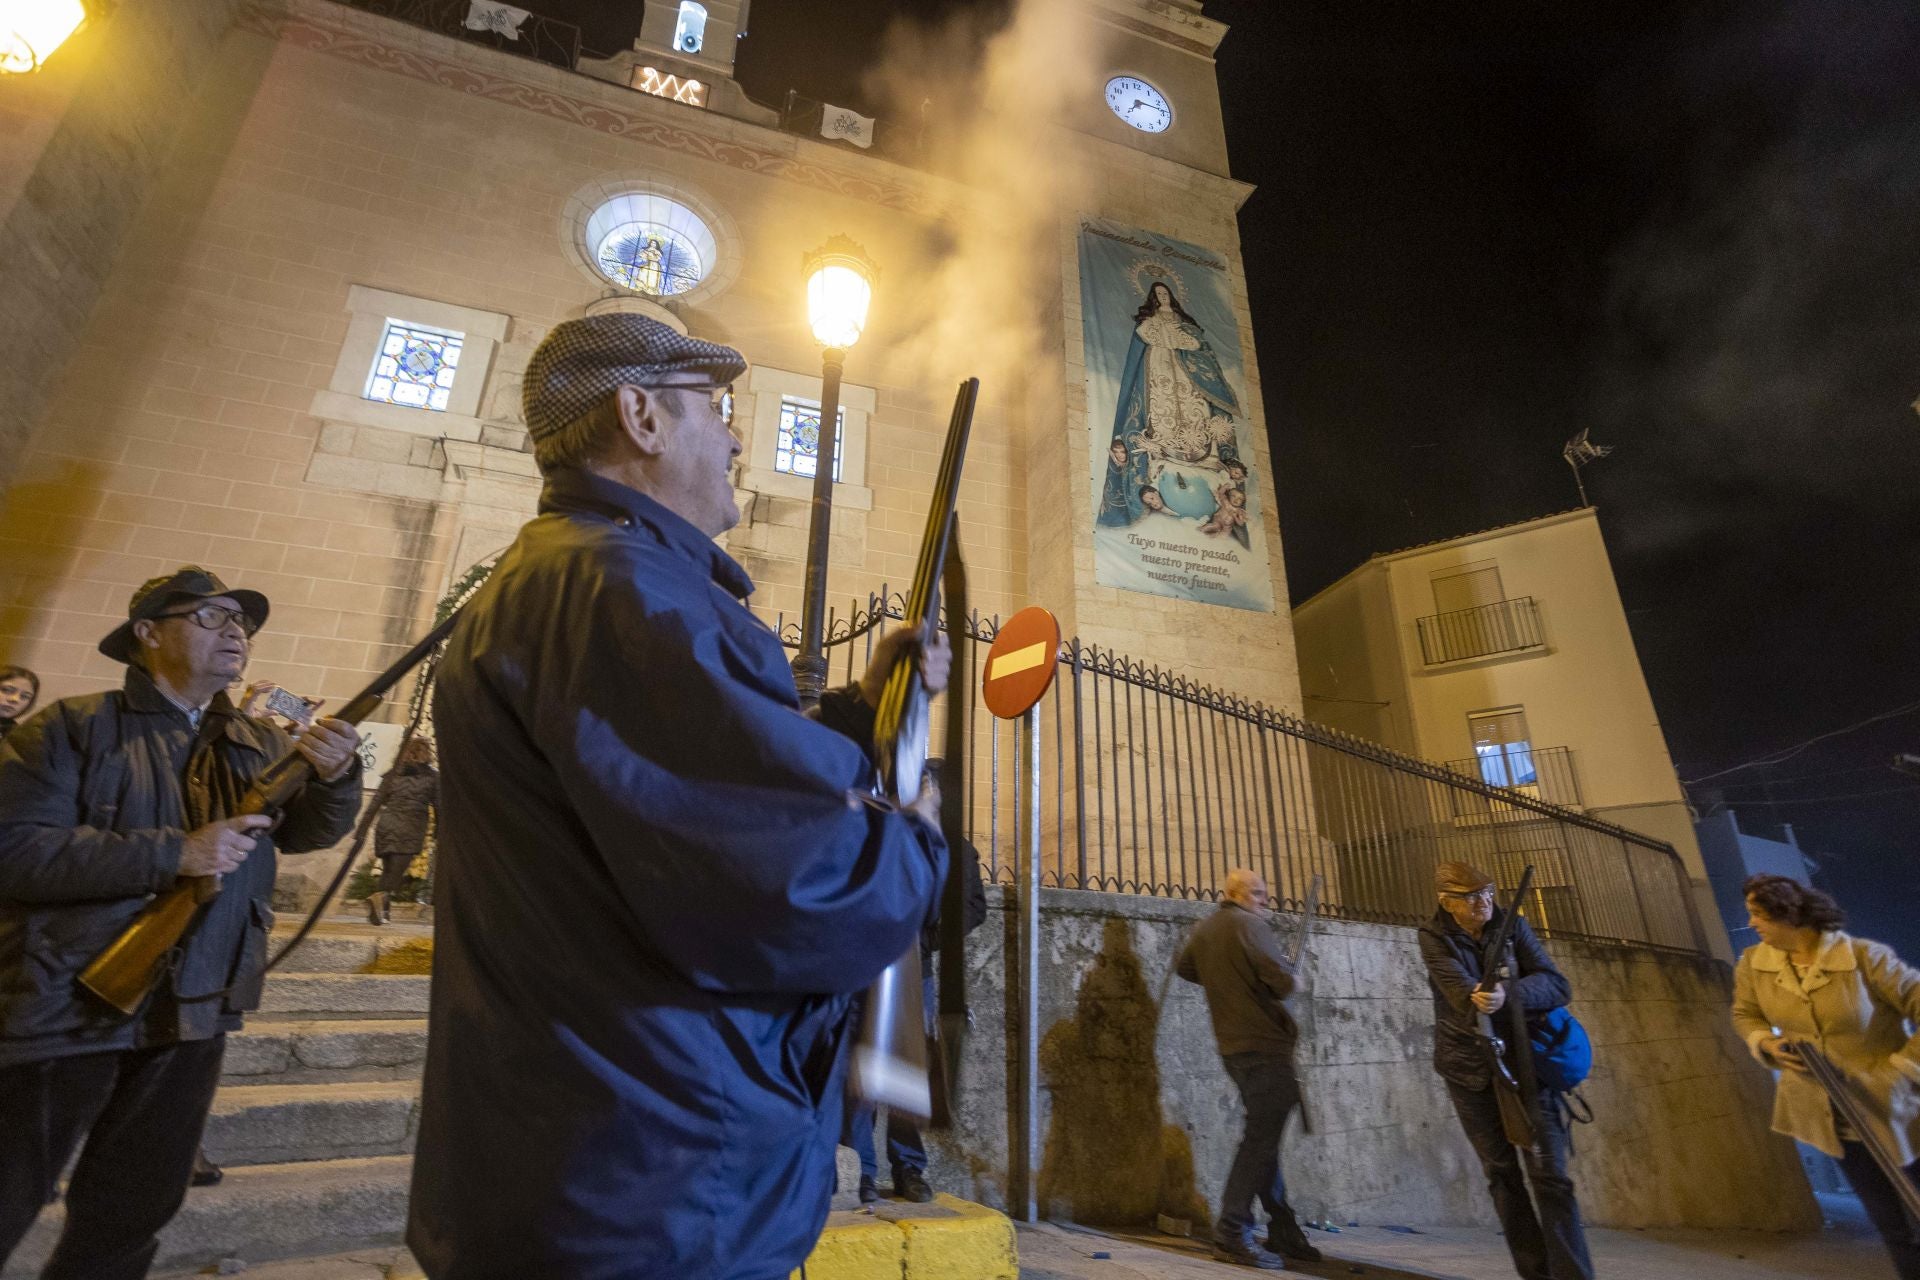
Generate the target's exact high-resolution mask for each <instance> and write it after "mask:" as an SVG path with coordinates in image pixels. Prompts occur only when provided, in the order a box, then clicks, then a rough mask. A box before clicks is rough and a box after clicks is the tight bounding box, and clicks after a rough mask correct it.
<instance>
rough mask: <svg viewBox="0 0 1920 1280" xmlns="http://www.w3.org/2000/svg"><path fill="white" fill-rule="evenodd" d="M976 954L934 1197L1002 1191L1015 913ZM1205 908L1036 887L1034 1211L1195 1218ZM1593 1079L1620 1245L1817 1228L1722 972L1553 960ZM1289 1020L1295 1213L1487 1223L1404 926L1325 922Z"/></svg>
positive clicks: (1208, 1128)
mask: <svg viewBox="0 0 1920 1280" xmlns="http://www.w3.org/2000/svg"><path fill="white" fill-rule="evenodd" d="M989 897H990V900H991V902H992V906H993V910H992V911H991V912H990V913H989V917H988V920H987V922H986V924H985V925H983V926H982V927H981V928H980V930H979V931H978V932H977V933H976V934H975V935H974V936H973V938H972V939H971V940H970V944H969V948H968V964H967V970H968V982H969V984H970V985H969V994H970V1000H969V1003H970V1005H971V1007H972V1009H973V1012H974V1015H975V1026H974V1029H973V1032H972V1034H971V1037H970V1039H969V1042H968V1045H967V1050H966V1063H967V1070H966V1072H965V1073H964V1076H963V1079H962V1082H961V1092H960V1099H959V1113H960V1117H961V1123H960V1126H959V1127H958V1128H957V1130H956V1133H958V1134H962V1135H964V1137H961V1138H955V1137H953V1136H950V1135H947V1136H936V1137H935V1139H934V1141H933V1153H934V1165H935V1167H934V1170H933V1175H934V1181H935V1183H936V1185H939V1186H942V1187H943V1188H945V1189H947V1190H952V1191H955V1192H957V1193H959V1194H961V1195H970V1196H973V1197H975V1198H978V1199H981V1200H983V1201H986V1202H988V1203H993V1204H1004V1203H1006V1201H1007V1196H1008V1183H1007V1177H1008V1175H1007V1169H1008V1164H1007V1151H1008V1143H1009V1136H1010V1132H1011V1131H1010V1129H1009V1127H1008V1124H1009V1122H1008V1117H1009V1114H1010V1099H1011V1098H1012V1096H1013V1095H1012V1089H1013V1084H1012V1082H1013V1080H1014V1078H1015V1077H1014V1074H1013V1072H1012V1070H1011V1065H1012V1063H1011V1059H1010V1057H1009V1054H1010V1053H1011V1051H1012V1043H1013V1042H1012V1039H1011V1035H1010V1029H1011V1028H1012V1027H1013V1026H1015V1025H1016V1023H1015V1014H1016V1010H1015V1005H1014V991H1015V990H1016V988H1015V986H1014V980H1013V976H1012V973H1011V958H1010V957H1008V956H1007V955H1006V954H1005V952H1004V951H1003V940H1004V939H1005V937H1006V931H1007V928H1008V925H1009V923H1010V922H1011V920H1012V919H1013V917H1012V915H1011V906H1012V901H1011V895H1010V894H1008V895H1007V898H1006V901H1005V902H1002V901H1001V891H1000V890H993V891H990V894H989ZM1214 909H1215V908H1214V907H1213V906H1212V905H1211V904H1202V903H1189V902H1180V901H1170V900H1163V899H1152V898H1140V897H1131V896H1123V895H1110V894H1096V893H1081V892H1073V891H1054V890H1049V891H1046V893H1045V895H1044V898H1043V909H1042V929H1043V937H1042V965H1043V973H1042V1014H1041V1019H1040V1024H1041V1028H1042V1043H1041V1081H1042V1090H1043V1091H1042V1104H1041V1106H1042V1117H1041V1119H1042V1134H1043V1139H1042V1142H1043V1153H1044V1166H1043V1168H1042V1170H1041V1175H1040V1197H1039V1198H1040V1207H1041V1212H1042V1214H1043V1215H1046V1216H1052V1217H1060V1218H1067V1219H1072V1220H1075V1221H1081V1222H1094V1223H1108V1222H1111V1223H1126V1222H1143V1221H1150V1220H1151V1219H1152V1217H1153V1215H1154V1214H1156V1213H1167V1214H1170V1215H1173V1216H1175V1217H1181V1218H1188V1219H1191V1220H1193V1221H1194V1222H1195V1223H1196V1224H1203V1223H1207V1222H1210V1221H1211V1214H1212V1210H1213V1208H1214V1207H1216V1206H1217V1202H1218V1196H1219V1194H1220V1187H1221V1183H1222V1182H1223V1181H1224V1178H1225V1174H1226V1168H1227V1165H1228V1163H1229V1162H1230V1160H1231V1159H1232V1154H1233V1149H1234V1146H1235V1144H1236V1142H1237V1140H1238V1133H1239V1126H1240V1105H1239V1101H1238V1098H1237V1097H1236V1096H1235V1093H1234V1090H1233V1088H1232V1085H1231V1083H1230V1082H1229V1081H1228V1080H1227V1078H1226V1075H1225V1073H1224V1072H1223V1071H1222V1070H1221V1067H1220V1060H1219V1057H1218V1054H1217V1053H1216V1051H1215V1049H1214V1044H1213V1036H1212V1032H1211V1029H1210V1027H1209V1024H1208V1020H1207V1013H1206V1005H1205V1000H1204V997H1203V996H1202V994H1201V992H1200V989H1199V988H1198V987H1195V986H1191V985H1189V984H1187V983H1184V982H1181V981H1179V980H1178V979H1176V978H1173V977H1172V976H1171V975H1172V965H1173V960H1174V957H1175V956H1176V955H1177V953H1178V949H1179V945H1180V943H1181V941H1182V940H1183V939H1184V937H1185V935H1186V933H1187V931H1188V930H1189V929H1190V928H1191V927H1192V925H1193V923H1194V922H1195V921H1196V920H1198V919H1199V918H1201V917H1202V916H1203V915H1205V914H1206V913H1207V912H1209V911H1212V910H1214ZM1550 947H1551V949H1552V951H1553V952H1554V955H1555V958H1556V960H1557V961H1558V962H1559V963H1560V964H1561V965H1562V967H1563V968H1564V969H1565V971H1566V973H1567V976H1568V977H1569V979H1570V980H1571V981H1572V983H1573V988H1574V1004H1573V1008H1574V1011H1575V1012H1576V1013H1577V1014H1578V1015H1579V1017H1580V1018H1581V1020H1582V1021H1583V1022H1584V1023H1585V1024H1586V1026H1587V1028H1588V1029H1589V1031H1590V1032H1591V1034H1592V1036H1593V1039H1594V1043H1595V1047H1596V1057H1597V1063H1596V1067H1595V1071H1594V1075H1593V1078H1592V1080H1591V1081H1589V1083H1588V1084H1587V1086H1586V1090H1585V1093H1586V1097H1587V1099H1588V1100H1589V1101H1590V1102H1591V1103H1592V1105H1593V1109H1594V1113H1595V1117H1596V1119H1595V1123H1594V1124H1592V1125H1591V1126H1582V1127H1579V1128H1578V1129H1577V1130H1576V1133H1575V1139H1574V1140H1575V1146H1576V1154H1575V1158H1574V1162H1573V1163H1574V1170H1575V1178H1576V1182H1577V1184H1578V1187H1579V1193H1580V1197H1581V1203H1582V1207H1583V1208H1584V1210H1585V1212H1586V1214H1587V1217H1588V1219H1589V1220H1590V1221H1592V1222H1594V1223H1596V1224H1602V1225H1608V1226H1620V1227H1655V1226H1687V1227H1726V1228H1734V1227H1739V1228H1760V1229H1779V1230H1787V1229H1797V1228H1812V1227H1815V1226H1817V1225H1818V1223H1819V1213H1818V1209H1817V1208H1816V1206H1815V1203H1814V1201H1813V1199H1812V1196H1811V1195H1810V1193H1809V1192H1808V1189H1807V1185H1806V1181H1805V1178H1804V1176H1803V1175H1802V1173H1801V1171H1800V1165H1799V1162H1798V1160H1797V1158H1796V1156H1795V1154H1794V1150H1793V1146H1792V1144H1791V1143H1790V1142H1789V1141H1788V1140H1787V1139H1785V1138H1781V1137H1778V1136H1775V1135H1773V1134H1771V1133H1769V1132H1768V1128H1767V1117H1768V1115H1769V1112H1770V1109H1771V1107H1770V1104H1771V1093H1772V1084H1771V1081H1770V1080H1769V1079H1768V1078H1767V1076H1766V1074H1765V1073H1764V1072H1762V1071H1761V1070H1760V1069H1759V1068H1758V1067H1756V1066H1755V1065H1754V1064H1753V1062H1752V1061H1751V1059H1750V1058H1749V1057H1748V1056H1747V1054H1746V1052H1745V1050H1744V1049H1743V1048H1742V1046H1741V1045H1740V1043H1739V1041H1738V1040H1737V1039H1736V1038H1735V1037H1734V1035H1733V1033H1732V1030H1731V1028H1730V1027H1729V1025H1728V1022H1727V1015H1726V1009H1727V1003H1728V999H1729V994H1730V987H1729V983H1730V977H1729V974H1728V972H1727V970H1726V969H1725V968H1724V967H1723V966H1720V965H1717V964H1712V963H1705V962H1699V961H1695V960H1693V959H1691V958H1688V957H1683V956H1673V955H1661V954H1654V953H1650V952H1639V951H1623V950H1615V949H1608V948H1601V947H1593V946H1587V945H1581V944H1573V943H1558V944H1550ZM1305 985H1306V992H1305V994H1303V995H1297V996H1296V997H1295V998H1294V1000H1293V1008H1294V1011H1295V1014H1296V1016H1297V1017H1298V1018H1299V1020H1300V1023H1301V1029H1302V1039H1301V1050H1300V1057H1299V1062H1300V1067H1301V1077H1302V1081H1303V1085H1304V1089H1305V1092H1306V1096H1307V1105H1308V1109H1309V1111H1310V1113H1311V1116H1312V1121H1313V1133H1312V1134H1310V1135H1307V1134H1302V1133H1301V1132H1300V1130H1299V1127H1298V1125H1297V1124H1296V1125H1294V1126H1293V1127H1292V1128H1291V1129H1290V1130H1289V1136H1288V1139H1287V1143H1286V1149H1285V1164H1284V1168H1285V1170H1286V1174H1287V1180H1288V1186H1289V1190H1290V1194H1291V1198H1292V1199H1293V1202H1294V1204H1295V1206H1296V1208H1298V1209H1299V1210H1300V1211H1301V1213H1302V1214H1303V1215H1307V1216H1312V1217H1315V1218H1319V1217H1322V1216H1330V1217H1332V1218H1333V1219H1335V1220H1336V1221H1340V1222H1345V1221H1348V1220H1350V1219H1357V1220H1361V1221H1366V1222H1373V1223H1406V1224H1422V1223H1431V1224H1442V1223H1472V1222H1480V1223H1484V1222H1490V1221H1491V1220H1492V1215H1491V1207H1490V1205H1489V1203H1488V1200H1487V1196H1486V1192H1485V1189H1484V1183H1483V1182H1482V1180H1481V1178H1480V1174H1479V1169H1478V1166H1477V1164H1476V1162H1475V1160H1474V1157H1473V1153H1472V1151H1471V1149H1470V1148H1469V1147H1468V1146H1467V1143H1466V1141H1465V1139H1464V1138H1463V1137H1462V1136H1461V1134H1460V1130H1459V1125H1458V1123H1457V1122H1456V1121H1455V1119H1454V1116H1453V1113H1452V1110H1451V1108H1450V1107H1449V1105H1448V1102H1447V1097H1446V1093H1445V1090H1444V1088H1443V1087H1442V1085H1441V1083H1440V1080H1439V1077H1438V1076H1436V1075H1435V1074H1434V1073H1433V1070H1432V1067H1431V1065H1430V1063H1431V1053H1432V1044H1433V1038H1432V1037H1433V1031H1432V1004H1431V997H1430V996H1429V995H1428V992H1427V986H1426V980H1425V976H1424V970H1423V969H1422V967H1421V963H1420V958H1419V953H1418V949H1417V946H1416V942H1415V934H1414V931H1413V930H1411V929H1407V928H1402V927H1395V926H1386V925H1372V924H1358V923H1349V922H1343V921H1321V922H1318V923H1317V924H1316V926H1315V932H1314V934H1313V936H1312V939H1311V941H1310V944H1309V963H1308V965H1307V966H1306V976H1305Z"/></svg>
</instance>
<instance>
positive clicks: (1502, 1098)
mask: <svg viewBox="0 0 1920 1280" xmlns="http://www.w3.org/2000/svg"><path fill="white" fill-rule="evenodd" d="M1532 887H1533V868H1532V867H1531V866H1529V867H1528V868H1527V869H1526V871H1525V872H1524V873H1522V875H1521V876H1520V887H1519V888H1517V889H1515V890H1514V891H1513V901H1512V902H1511V903H1510V904H1508V906H1507V913H1506V915H1504V916H1502V917H1501V920H1500V927H1499V928H1498V929H1495V930H1494V932H1493V937H1492V938H1491V939H1490V940H1489V941H1488V943H1487V947H1486V950H1485V951H1483V952H1481V954H1480V972H1481V974H1482V975H1483V976H1482V977H1481V979H1480V985H1479V986H1477V987H1475V988H1474V990H1475V991H1491V990H1493V987H1494V984H1495V983H1496V982H1498V981H1499V980H1500V979H1502V978H1505V977H1507V976H1509V975H1508V973H1507V943H1508V942H1510V941H1511V940H1512V938H1513V927H1514V923H1515V922H1516V921H1518V920H1519V919H1520V907H1521V904H1522V903H1524V902H1525V901H1526V900H1527V890H1528V889H1530V888H1532ZM1477 1019H1478V1021H1479V1024H1480V1040H1481V1042H1482V1044H1483V1045H1484V1047H1485V1048H1486V1051H1487V1061H1488V1063H1489V1064H1490V1065H1491V1066H1492V1069H1493V1096H1494V1097H1495V1098H1496V1099H1497V1100H1498V1101H1499V1103H1500V1128H1501V1131H1502V1132H1504V1133H1505V1134H1506V1135H1507V1141H1508V1142H1511V1143H1512V1144H1513V1145H1514V1146H1516V1147H1519V1148H1520V1149H1522V1150H1523V1151H1531V1150H1533V1149H1534V1147H1535V1145H1536V1144H1537V1143H1538V1142H1539V1140H1540V1139H1539V1131H1538V1126H1537V1125H1536V1123H1535V1121H1534V1115H1533V1099H1531V1098H1529V1097H1528V1096H1527V1093H1526V1090H1524V1089H1522V1088H1521V1087H1520V1082H1519V1081H1518V1080H1516V1079H1515V1078H1514V1075H1513V1069H1512V1068H1511V1067H1510V1066H1508V1064H1507V1044H1506V1041H1505V1040H1503V1039H1501V1037H1500V1033H1499V1032H1498V1031H1495V1030H1494V1027H1493V1015H1492V1014H1487V1013H1479V1014H1477Z"/></svg>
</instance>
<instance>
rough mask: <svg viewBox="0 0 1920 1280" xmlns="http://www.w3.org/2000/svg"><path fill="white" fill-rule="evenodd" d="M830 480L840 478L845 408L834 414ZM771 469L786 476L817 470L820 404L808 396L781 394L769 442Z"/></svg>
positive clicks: (810, 472) (844, 453)
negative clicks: (777, 426)
mask: <svg viewBox="0 0 1920 1280" xmlns="http://www.w3.org/2000/svg"><path fill="white" fill-rule="evenodd" d="M834 426H835V430H834V437H833V441H834V449H833V480H834V483H835V484H838V483H840V481H841V480H842V479H843V476H842V474H841V470H842V467H843V465H844V463H845V461H846V451H845V449H843V448H842V447H841V446H842V445H843V444H844V442H845V441H846V438H847V411H846V410H845V409H841V410H840V412H839V414H838V415H837V416H836V417H835V418H834ZM773 469H774V470H775V471H784V472H786V473H787V474H788V475H790V476H806V477H807V478H808V479H812V478H813V476H814V475H815V474H816V473H818V471H819V470H820V406H819V405H818V404H816V403H814V402H813V401H811V400H795V399H793V398H792V397H790V396H789V397H783V398H782V399H781V401H780V433H779V435H778V437H776V439H775V440H774V445H773Z"/></svg>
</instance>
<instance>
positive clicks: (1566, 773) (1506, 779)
mask: <svg viewBox="0 0 1920 1280" xmlns="http://www.w3.org/2000/svg"><path fill="white" fill-rule="evenodd" d="M1446 764H1447V768H1448V769H1451V770H1452V771H1453V772H1455V773H1459V774H1464V775H1465V776H1467V777H1469V778H1472V779H1473V780H1474V781H1475V782H1481V783H1485V784H1486V785H1487V786H1489V787H1502V788H1505V789H1506V790H1509V791H1516V792H1518V793H1519V794H1521V795H1523V796H1531V797H1532V798H1534V799H1535V800H1543V801H1545V802H1546V803H1548V804H1552V805H1559V806H1561V807H1562V808H1567V809H1578V808H1579V807H1580V780H1579V778H1578V777H1576V776H1575V775H1574V772H1573V749H1572V748H1571V747H1529V746H1525V745H1522V744H1519V743H1515V744H1513V745H1510V746H1507V747H1504V748H1502V749H1500V750H1498V751H1496V752H1489V753H1488V754H1486V755H1481V756H1468V757H1467V758H1466V759H1464V760H1449V761H1447V762H1446Z"/></svg>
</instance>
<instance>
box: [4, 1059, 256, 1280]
mask: <svg viewBox="0 0 1920 1280" xmlns="http://www.w3.org/2000/svg"><path fill="white" fill-rule="evenodd" d="M225 1051H226V1037H225V1036H215V1037H214V1038H213V1039H211V1040H189V1041H186V1042H184V1043H181V1044H169V1045H161V1046H158V1047H156V1048H151V1049H129V1050H126V1051H124V1052H119V1053H87V1054H77V1055H75V1056H73V1057H70V1058H53V1059H50V1060H48V1061H45V1062H29V1063H23V1064H21V1065H18V1066H11V1067H0V1268H4V1267H5V1265H6V1260H7V1258H8V1257H9V1256H11V1255H12V1253H13V1251H14V1249H15V1248H16V1247H17V1246H18V1245H19V1243H20V1239H21V1237H22V1236H24V1235H26V1233H27V1229H28V1228H29V1227H31V1226H32V1225H33V1220H34V1219H35V1218H36V1217H37V1216H39V1213H40V1210H41V1208H42V1206H44V1205H45V1204H46V1203H47V1201H48V1199H49V1198H50V1197H51V1196H52V1195H53V1191H54V1187H55V1184H56V1183H57V1182H58V1180H59V1178H60V1172H61V1170H62V1169H64V1168H65V1167H66V1164H67V1161H68V1160H69V1159H71V1158H72V1156H73V1152H74V1149H75V1148H76V1147H79V1146H80V1144H81V1142H82V1140H84V1141H85V1142H86V1146H85V1148H84V1149H82V1150H81V1153H80V1163H79V1164H78V1165H76V1166H75V1168H74V1171H73V1178H72V1179H71V1180H70V1181H69V1182H68V1183H67V1197H66V1198H67V1225H66V1229H65V1230H64V1231H63V1232H61V1235H60V1244H59V1246H58V1247H57V1248H56V1249H55V1250H54V1253H53V1257H52V1258H51V1259H49V1260H48V1262H47V1266H46V1269H45V1270H44V1271H42V1272H41V1273H40V1274H41V1276H42V1277H43V1280H123V1278H124V1280H139V1277H141V1276H144V1275H146V1274H147V1267H148V1266H149V1265H151V1263H152V1262H153V1255H154V1252H155V1250H157V1249H158V1248H159V1240H158V1236H159V1234H160V1228H162V1227H164V1226H166V1225H167V1222H168V1221H169V1220H170V1219H171V1218H172V1217H173V1215H174V1213H175V1212H176V1211H178V1210H179V1208H180V1202H181V1201H182V1200H183V1199H185V1198H186V1194H187V1178H188V1177H189V1175H191V1174H192V1172H193V1156H194V1152H196V1151H197V1150H199V1147H200V1131H201V1130H202V1129H203V1128H205V1127H206V1123H207V1111H208V1110H209V1109H210V1108H211V1107H212V1105H213V1091H214V1088H215V1087H216V1086H217V1085H218V1084H219V1082H220V1058H221V1055H222V1054H223V1053H224V1052H225Z"/></svg>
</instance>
